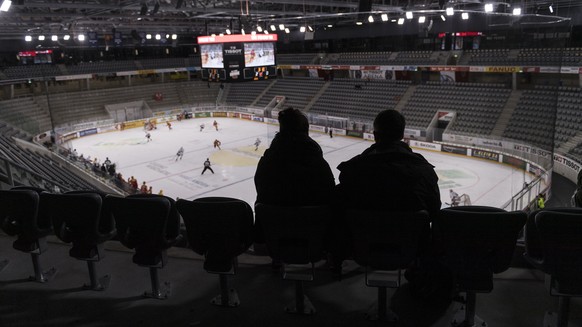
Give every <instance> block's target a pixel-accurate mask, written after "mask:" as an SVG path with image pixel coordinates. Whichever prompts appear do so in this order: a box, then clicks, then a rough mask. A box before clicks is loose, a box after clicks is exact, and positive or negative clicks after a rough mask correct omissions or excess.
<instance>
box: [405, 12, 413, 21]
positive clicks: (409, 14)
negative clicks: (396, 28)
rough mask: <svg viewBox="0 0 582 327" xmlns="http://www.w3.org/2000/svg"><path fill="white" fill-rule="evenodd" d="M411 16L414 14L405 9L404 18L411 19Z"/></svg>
mask: <svg viewBox="0 0 582 327" xmlns="http://www.w3.org/2000/svg"><path fill="white" fill-rule="evenodd" d="M412 17H414V16H413V15H412V11H407V12H406V19H412Z"/></svg>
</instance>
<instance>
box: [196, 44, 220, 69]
mask: <svg viewBox="0 0 582 327" xmlns="http://www.w3.org/2000/svg"><path fill="white" fill-rule="evenodd" d="M200 57H201V59H202V68H224V63H223V61H222V44H203V45H200Z"/></svg>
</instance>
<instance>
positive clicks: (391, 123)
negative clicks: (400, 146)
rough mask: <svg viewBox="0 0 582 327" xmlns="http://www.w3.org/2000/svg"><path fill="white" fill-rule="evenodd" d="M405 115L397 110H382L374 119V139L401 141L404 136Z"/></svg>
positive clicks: (379, 140) (377, 140)
mask: <svg viewBox="0 0 582 327" xmlns="http://www.w3.org/2000/svg"><path fill="white" fill-rule="evenodd" d="M405 125H406V122H405V120H404V116H402V114H400V113H399V112H398V111H396V110H384V111H381V112H380V113H379V114H378V115H377V116H376V119H374V139H375V140H376V143H378V142H393V141H400V140H402V138H404V126H405Z"/></svg>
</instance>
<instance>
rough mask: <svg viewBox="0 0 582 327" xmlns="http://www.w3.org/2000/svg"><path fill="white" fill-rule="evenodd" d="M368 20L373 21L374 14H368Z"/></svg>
mask: <svg viewBox="0 0 582 327" xmlns="http://www.w3.org/2000/svg"><path fill="white" fill-rule="evenodd" d="M368 22H370V23H373V22H374V16H372V15H370V16H368Z"/></svg>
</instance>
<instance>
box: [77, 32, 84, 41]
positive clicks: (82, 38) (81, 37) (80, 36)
mask: <svg viewBox="0 0 582 327" xmlns="http://www.w3.org/2000/svg"><path fill="white" fill-rule="evenodd" d="M77 39H78V40H79V41H81V42H83V41H85V34H79V36H77Z"/></svg>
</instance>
